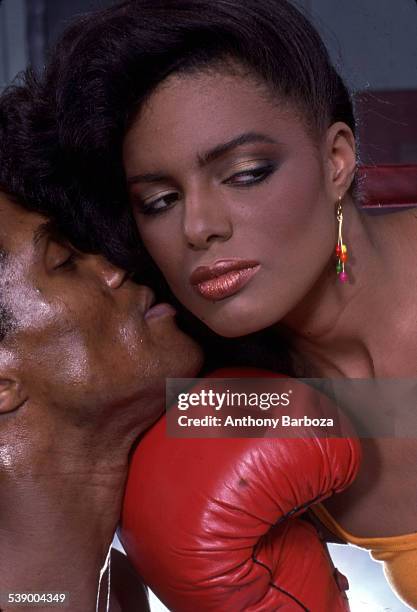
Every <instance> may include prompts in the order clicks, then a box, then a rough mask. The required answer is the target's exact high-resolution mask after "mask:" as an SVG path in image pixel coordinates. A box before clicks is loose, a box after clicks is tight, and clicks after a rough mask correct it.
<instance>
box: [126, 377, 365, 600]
mask: <svg viewBox="0 0 417 612" xmlns="http://www.w3.org/2000/svg"><path fill="white" fill-rule="evenodd" d="M231 372H232V373H231ZM245 375H246V376H252V377H254V376H256V377H259V378H260V377H263V376H264V377H267V376H269V377H270V376H271V373H269V372H262V371H256V374H255V373H254V371H249V373H247V374H245V371H244V370H243V369H242V370H239V371H236V370H233V371H232V370H229V371H228V372H227V373H224V371H219V372H217V373H216V377H218V378H221V377H226V376H229V377H231V376H233V377H237V376H240V377H243V376H245ZM312 392H314V393H317V392H315V391H310V393H312ZM359 460H360V447H359V443H358V441H357V440H355V439H354V438H311V437H310V438H302V439H300V438H297V439H280V438H268V439H254V438H227V439H221V438H220V439H218V438H209V439H181V438H168V437H167V436H166V433H165V418H163V419H161V420H160V421H158V423H157V424H156V425H155V426H154V427H153V428H151V429H150V430H149V431H148V432H147V434H146V435H145V436H144V438H143V440H142V441H141V442H140V444H139V445H138V447H137V449H136V451H135V453H134V456H133V459H132V463H131V468H130V473H129V479H128V484H127V489H126V496H125V501H124V508H123V516H122V526H121V533H120V536H121V540H122V543H123V545H124V547H125V549H126V552H127V554H128V556H129V557H130V559H131V561H132V562H133V565H134V566H135V568H136V570H137V571H138V572H139V574H140V575H141V576H142V578H143V579H144V581H145V582H146V583H147V584H148V585H149V586H150V587H151V589H152V590H153V591H154V592H155V593H156V595H157V596H158V597H159V598H160V599H161V601H163V602H164V603H165V604H166V605H167V606H168V607H169V608H170V609H171V610H173V611H175V612H188V611H189V612H195V610H201V611H205V610H216V611H218V612H220V611H221V612H223V611H227V612H229V611H230V612H240V611H245V612H272V611H274V610H278V609H282V610H288V611H290V610H291V611H292V610H294V611H295V610H308V611H311V612H339V611H345V610H348V609H349V608H348V604H347V600H346V597H345V596H344V594H342V593H341V591H340V590H339V587H338V585H337V583H336V581H335V579H334V577H333V572H332V567H331V565H330V562H329V558H328V554H327V550H326V549H325V547H324V546H323V545H322V543H321V541H320V540H319V538H318V535H317V532H316V530H315V529H314V527H313V526H312V525H310V524H309V523H307V522H306V521H304V520H302V519H299V518H296V516H297V515H298V514H301V513H302V512H303V511H304V510H305V509H307V508H308V506H309V505H311V504H313V503H317V502H318V501H321V500H322V499H324V498H326V497H328V496H330V495H331V494H332V493H335V492H339V491H342V490H343V489H344V488H346V487H347V486H348V485H349V484H350V483H351V482H352V481H353V480H354V478H355V476H356V474H357V471H358V467H359Z"/></svg>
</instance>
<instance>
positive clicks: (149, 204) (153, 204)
mask: <svg viewBox="0 0 417 612" xmlns="http://www.w3.org/2000/svg"><path fill="white" fill-rule="evenodd" d="M179 199H180V195H179V193H177V192H171V193H165V194H163V195H161V196H159V197H158V198H155V199H154V200H149V199H148V200H144V201H141V202H139V212H141V213H142V214H144V215H157V214H158V213H161V212H164V211H165V210H167V209H168V208H171V207H172V206H173V205H174V204H175V203H176V202H177V201H178V200H179Z"/></svg>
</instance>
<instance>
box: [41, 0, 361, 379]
mask: <svg viewBox="0 0 417 612" xmlns="http://www.w3.org/2000/svg"><path fill="white" fill-rule="evenodd" d="M236 65H237V66H241V67H243V69H244V70H245V71H247V72H248V73H249V74H250V75H252V76H253V77H254V78H255V79H257V80H258V81H260V82H262V83H264V84H265V85H266V86H267V87H268V88H269V90H270V92H271V93H272V94H273V95H275V96H277V98H278V99H279V98H280V97H282V98H283V99H285V100H289V101H291V102H292V103H293V104H294V105H295V106H296V108H297V110H298V111H299V113H300V116H301V117H302V118H303V119H304V120H305V122H306V126H307V127H308V129H309V131H310V134H311V135H312V137H314V138H317V139H318V138H319V136H320V135H321V134H322V133H323V131H324V130H325V129H326V128H327V127H328V126H329V125H330V124H331V123H333V122H336V121H343V122H345V123H346V124H347V125H349V126H350V128H351V129H352V131H353V132H354V131H355V120H354V115H353V110H352V102H351V99H350V95H349V93H348V91H347V89H346V87H345V85H344V83H343V81H342V79H341V78H340V76H339V75H338V73H337V72H336V70H335V69H334V67H333V66H332V64H331V62H330V59H329V55H328V53H327V50H326V48H325V46H324V44H323V42H322V40H321V38H320V36H319V35H318V33H317V32H316V30H315V29H314V27H313V26H312V25H311V23H310V22H309V21H308V19H306V18H305V17H304V16H303V14H302V13H301V12H300V11H299V10H297V9H296V8H295V7H294V6H293V5H292V4H291V3H290V2H288V1H287V0H130V1H125V2H122V3H119V4H117V5H115V6H114V7H112V8H110V9H106V10H103V11H98V12H95V13H91V14H89V15H87V16H84V17H81V18H79V19H77V20H76V21H75V22H74V24H73V25H72V26H70V27H69V28H68V29H67V31H66V32H65V33H64V35H63V37H62V38H61V40H60V41H59V42H58V44H57V46H56V48H55V49H54V50H53V52H52V54H51V59H50V62H49V65H48V66H47V69H46V71H45V74H44V75H43V103H44V105H45V106H49V116H50V117H54V121H55V122H56V126H55V127H56V130H57V138H56V139H57V142H58V143H59V154H58V156H57V161H56V167H57V168H58V169H59V183H60V185H62V186H63V188H64V189H65V190H66V193H69V194H71V205H72V206H73V207H80V210H79V211H78V212H77V216H78V217H79V218H80V219H82V222H83V223H86V227H87V230H88V231H91V233H92V235H94V236H95V237H96V238H95V241H96V243H97V244H99V243H100V240H101V242H102V243H104V245H105V246H106V248H107V251H106V254H107V255H108V256H109V257H111V258H112V259H113V260H114V259H115V257H114V256H113V254H112V248H113V247H112V240H113V228H112V218H113V219H115V220H116V225H117V224H119V225H120V223H121V220H122V221H123V222H124V221H126V220H127V221H126V223H127V224H128V229H127V231H128V233H129V236H134V235H135V234H134V232H135V229H134V228H133V229H132V227H131V226H132V225H133V220H132V218H131V217H130V213H129V211H128V210H127V209H128V206H127V202H128V198H127V190H126V185H125V176H124V170H123V165H122V146H123V139H124V136H125V134H126V131H127V129H128V127H129V125H130V123H131V121H132V120H133V119H134V118H135V116H136V114H137V113H138V112H139V110H140V108H141V105H142V104H143V103H144V102H145V101H146V100H147V99H148V98H149V96H150V95H151V94H152V92H153V91H154V90H155V88H157V87H158V85H159V84H160V83H161V82H162V81H164V80H165V79H166V78H167V77H168V76H170V75H172V74H187V73H193V72H199V71H202V70H203V71H204V70H211V69H213V68H215V69H216V68H219V67H221V68H222V69H224V68H225V69H230V68H231V67H232V68H234V69H235V67H236ZM138 146H140V143H138ZM109 220H110V222H109ZM97 228H98V230H99V235H98V238H97ZM78 232H79V233H80V232H81V230H78ZM81 233H82V232H81ZM137 241H138V243H139V239H137ZM101 250H103V246H101ZM143 261H145V262H146V261H147V259H146V255H143ZM148 266H149V264H147V265H146V266H144V268H145V269H147V270H148V272H149V274H148V275H147V276H143V274H142V276H141V280H142V281H144V282H148V283H149V284H152V280H153V281H155V278H157V277H158V273H157V271H156V270H153V269H152V267H150V268H149V267H148ZM158 282H159V286H160V287H164V285H163V281H162V280H159V281H158ZM154 286H155V282H154ZM195 333H198V330H195ZM212 342H213V346H215V345H216V343H217V342H218V340H216V339H214V336H213V339H212ZM259 345H260V346H262V347H265V339H262V342H260V344H259ZM228 346H232V347H233V346H234V345H233V343H230V342H229V343H228ZM240 346H241V345H240ZM239 350H242V349H241V348H240V349H239ZM232 351H234V352H235V353H236V350H235V349H234V348H232ZM212 352H213V354H217V357H216V360H215V362H216V364H217V365H219V362H218V351H216V350H215V349H214V350H213V351H212ZM244 352H245V350H244V349H243V350H242V355H243V354H244ZM283 352H284V351H283ZM248 353H250V354H252V355H253V348H252V345H251V348H250V350H248ZM223 354H225V353H224V352H223ZM270 355H273V356H274V358H277V351H276V342H275V341H274V348H273V350H272V352H270ZM280 359H281V369H283V368H282V359H283V356H282V355H281V356H279V357H278V360H280ZM261 362H262V360H261V359H260V360H258V363H261ZM242 363H245V359H244V358H243V360H242ZM264 364H265V365H266V364H267V362H266V363H265V362H264ZM284 370H286V371H288V368H286V367H284Z"/></svg>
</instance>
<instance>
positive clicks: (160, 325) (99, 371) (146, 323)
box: [0, 194, 201, 424]
mask: <svg viewBox="0 0 417 612" xmlns="http://www.w3.org/2000/svg"><path fill="white" fill-rule="evenodd" d="M0 245H1V247H2V248H3V250H4V251H5V253H6V256H3V258H2V261H0V299H1V302H2V303H3V310H4V309H5V310H6V312H8V313H9V319H10V315H12V320H11V321H9V322H10V325H9V327H10V330H9V332H8V333H7V334H6V336H5V338H4V339H3V340H2V341H1V342H0V378H1V377H2V376H4V372H9V373H10V372H12V373H14V376H15V377H16V379H17V380H18V382H19V384H22V386H23V388H24V389H25V393H26V395H27V397H28V399H29V400H31V401H34V402H36V403H42V404H48V405H53V406H54V407H60V406H63V407H65V408H67V409H68V411H69V414H71V411H72V413H73V414H74V417H76V418H77V420H79V419H80V418H81V419H84V418H86V419H87V420H88V415H90V414H91V415H92V414H93V413H94V414H101V412H100V411H105V410H106V409H107V410H108V409H109V408H111V409H112V410H118V409H119V410H123V408H124V406H126V405H128V404H130V403H131V402H132V401H134V400H138V401H139V402H140V403H141V406H143V405H144V403H145V405H147V406H149V408H146V410H147V412H149V414H147V415H145V414H144V415H142V416H143V417H144V420H145V421H146V422H148V424H150V422H152V420H154V419H155V418H156V417H157V416H158V414H155V410H157V407H156V405H158V406H159V407H160V408H159V409H160V410H162V407H163V405H162V398H163V389H164V385H163V382H164V381H163V379H164V378H165V377H168V376H169V377H175V376H178V377H186V376H193V375H195V374H196V372H197V371H198V368H199V366H200V363H201V355H200V351H199V349H198V348H197V347H196V345H195V344H194V342H193V341H192V340H191V339H190V338H188V337H187V336H185V335H184V334H183V333H182V332H180V331H179V330H178V328H177V327H176V325H175V320H174V316H173V311H172V309H171V308H170V307H168V305H165V306H164V305H158V306H156V307H155V306H154V307H153V308H152V307H151V306H152V303H153V294H152V292H151V291H150V290H149V289H148V288H147V287H144V286H139V285H136V284H134V283H133V282H131V281H130V280H128V279H127V278H126V275H125V273H124V272H122V271H121V270H119V269H118V268H115V267H114V266H112V265H111V264H110V263H108V262H107V261H106V260H105V259H104V258H102V257H101V256H96V255H85V254H80V253H78V252H77V251H75V250H74V249H73V248H72V247H71V246H70V245H68V244H67V243H65V241H63V240H61V238H60V237H59V236H56V235H54V232H53V228H52V226H51V224H50V223H48V221H47V219H45V218H44V217H42V216H40V215H38V214H36V213H31V212H28V211H26V210H24V209H23V208H21V207H20V206H19V205H17V204H15V203H12V202H11V201H10V200H9V199H8V198H7V197H6V196H4V195H3V194H0ZM152 406H154V408H152ZM151 411H153V413H152V414H151ZM138 417H140V415H138Z"/></svg>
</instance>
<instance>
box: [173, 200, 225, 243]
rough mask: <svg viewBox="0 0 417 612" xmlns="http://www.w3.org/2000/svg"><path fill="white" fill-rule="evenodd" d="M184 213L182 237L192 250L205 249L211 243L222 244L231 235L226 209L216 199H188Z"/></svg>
mask: <svg viewBox="0 0 417 612" xmlns="http://www.w3.org/2000/svg"><path fill="white" fill-rule="evenodd" d="M184 211H185V212H184V235H185V238H186V240H187V243H188V245H189V246H190V248H192V249H207V248H209V246H210V245H211V244H212V242H215V241H216V240H218V241H220V242H224V241H226V240H229V238H230V237H231V236H232V234H233V226H232V220H231V217H230V214H229V212H228V210H227V207H226V205H225V204H224V203H223V202H221V201H219V200H218V199H217V198H216V199H215V198H213V197H212V198H207V197H205V198H203V197H201V196H200V197H199V198H197V197H194V198H192V199H188V201H186V203H185V208H184Z"/></svg>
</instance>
